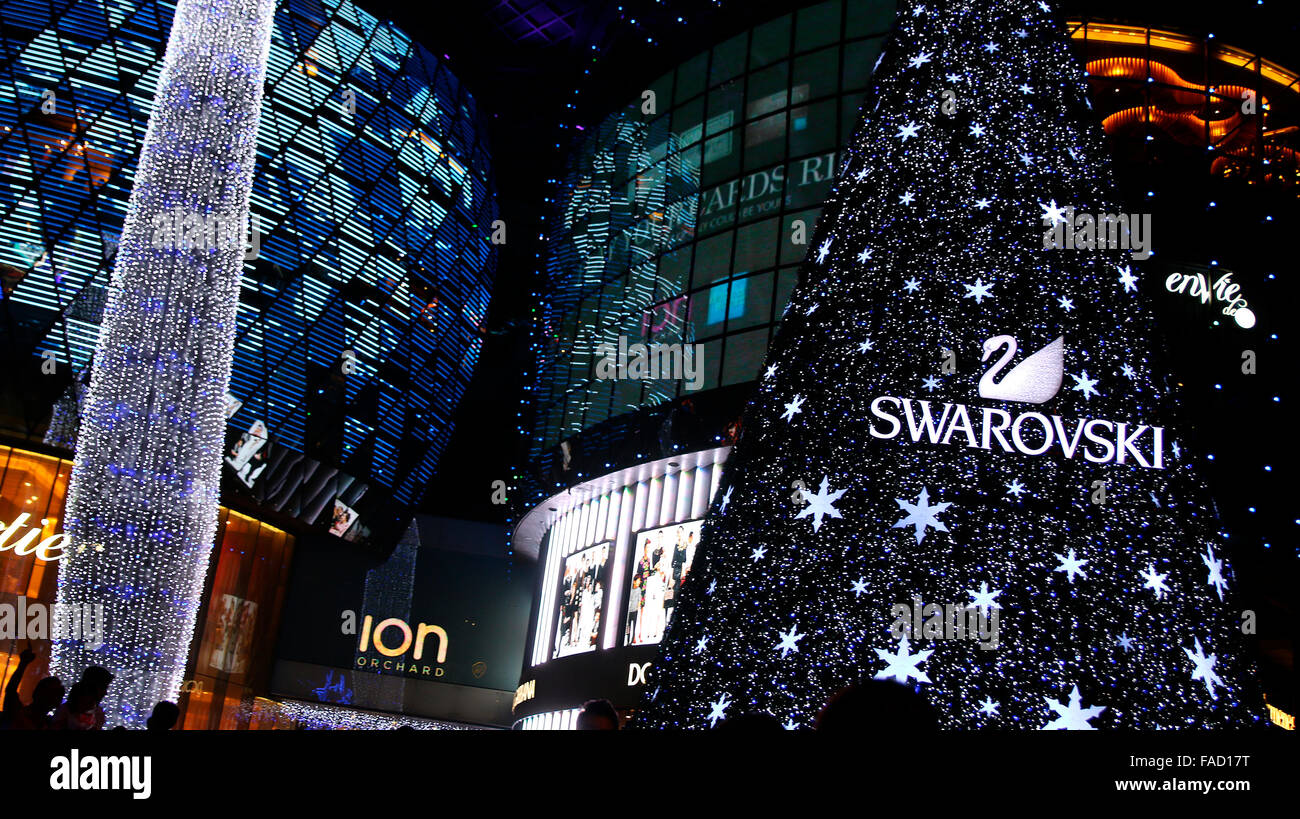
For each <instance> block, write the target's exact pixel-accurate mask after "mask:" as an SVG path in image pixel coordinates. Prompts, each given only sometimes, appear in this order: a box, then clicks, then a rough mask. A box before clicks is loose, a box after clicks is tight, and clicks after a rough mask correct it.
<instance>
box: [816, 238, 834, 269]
mask: <svg viewBox="0 0 1300 819" xmlns="http://www.w3.org/2000/svg"><path fill="white" fill-rule="evenodd" d="M830 252H831V240H830V239H827V240H826V241H824V242H822V244H821V247H819V248H817V264H821V263H822V262H824V261H826V256H827V255H828V254H830Z"/></svg>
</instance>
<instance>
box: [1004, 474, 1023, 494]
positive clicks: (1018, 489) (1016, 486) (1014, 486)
mask: <svg viewBox="0 0 1300 819" xmlns="http://www.w3.org/2000/svg"><path fill="white" fill-rule="evenodd" d="M1005 486H1006V487H1007V494H1008V495H1015V496H1016V497H1017V498H1018V497H1020V496H1021V495H1023V494H1025V485H1024V484H1022V483H1021V482H1020V479H1019V478H1016V479H1015V480H1013V481H1012V482H1011V483H1008V484H1005Z"/></svg>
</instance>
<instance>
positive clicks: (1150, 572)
mask: <svg viewBox="0 0 1300 819" xmlns="http://www.w3.org/2000/svg"><path fill="white" fill-rule="evenodd" d="M1139 576H1140V577H1143V578H1145V579H1146V581H1147V582H1146V583H1144V584H1143V585H1142V588H1144V589H1153V590H1154V591H1155V593H1156V599H1157V600H1160V599H1161V598H1163V597H1164V596H1165V592H1167V591H1169V587H1168V586H1166V585H1165V578H1166V577H1168V576H1169V575H1167V574H1156V567H1155V564H1154V563H1148V564H1147V570H1146V571H1145V572H1141V573H1140V575H1139Z"/></svg>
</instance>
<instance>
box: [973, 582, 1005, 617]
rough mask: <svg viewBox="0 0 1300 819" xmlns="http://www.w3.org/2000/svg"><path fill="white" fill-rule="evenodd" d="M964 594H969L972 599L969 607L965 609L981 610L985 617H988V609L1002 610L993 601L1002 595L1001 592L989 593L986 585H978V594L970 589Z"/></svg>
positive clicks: (999, 590)
mask: <svg viewBox="0 0 1300 819" xmlns="http://www.w3.org/2000/svg"><path fill="white" fill-rule="evenodd" d="M966 593H967V594H969V595H970V596H971V598H972V599H971V601H970V605H968V606H967V608H977V609H983V610H984V616H985V617H988V616H989V609H1001V608H1002V607H1001V606H999V605H998V604H997V602H996V601H994V599H993V598H995V597H997V596H998V595H999V594H1002V590H1001V589H998V590H997V591H989V584H988V583H980V590H979V591H978V592H977V591H973V590H971V589H967V590H966Z"/></svg>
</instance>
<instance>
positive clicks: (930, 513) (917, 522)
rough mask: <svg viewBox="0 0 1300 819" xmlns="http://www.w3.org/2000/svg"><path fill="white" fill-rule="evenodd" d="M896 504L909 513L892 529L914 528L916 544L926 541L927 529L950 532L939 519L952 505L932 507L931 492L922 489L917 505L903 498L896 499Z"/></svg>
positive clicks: (941, 504)
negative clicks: (940, 514) (932, 528)
mask: <svg viewBox="0 0 1300 819" xmlns="http://www.w3.org/2000/svg"><path fill="white" fill-rule="evenodd" d="M894 502H895V503H897V504H898V506H899V508H901V509H903V510H904V511H905V512H907V517H905V518H903V519H902V520H900V521H899V522H898V523H895V524H894V525H893V526H892V527H890V528H892V529H898V528H901V527H904V526H913V527H915V531H916V542H917V543H920V542H921V541H922V540H924V539H925V530H926V527H934V528H935V529H936V530H938V531H940V532H946V531H948V527H947V526H945V525H944V524H943V523H942V522H940V521H939V518H938V517H937V516H938V515H939V513H940V512H942V511H943V510H945V509H947V508H948V507H949V506H952V503H938V504H935V505H934V506H931V505H930V490H929V489H927V488H926V487H921V495H920V497H918V498H917V500H916V503H914V504H912V503H908V502H907V501H905V500H903V499H902V498H894Z"/></svg>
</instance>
